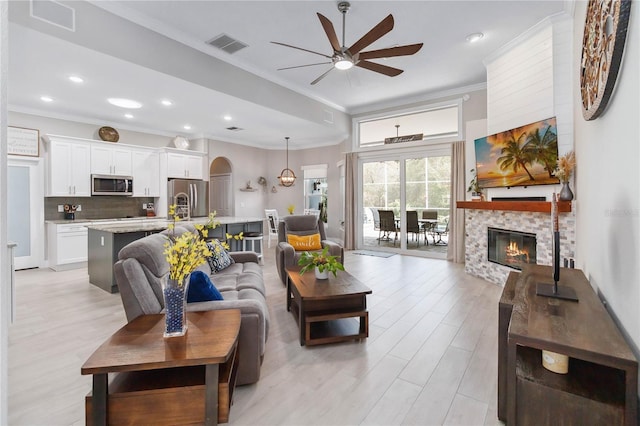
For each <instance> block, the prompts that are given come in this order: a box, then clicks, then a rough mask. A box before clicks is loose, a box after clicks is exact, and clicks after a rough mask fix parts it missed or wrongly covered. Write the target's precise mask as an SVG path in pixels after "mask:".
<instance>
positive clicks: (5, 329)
mask: <svg viewBox="0 0 640 426" xmlns="http://www.w3.org/2000/svg"><path fill="white" fill-rule="evenodd" d="M7 7H8V5H7V2H0V199H2V200H6V199H7V149H6V146H7V144H6V137H7V70H8V69H9V67H8V64H7V58H8V57H9V49H8V41H9V37H8V32H7V26H8V25H7V24H8V20H7ZM6 217H7V203H6V201H5V202H3V203H2V212H1V213H0V219H1V220H0V424H3V425H5V424H7V418H8V414H7V413H8V411H9V386H8V382H9V380H8V369H9V361H8V358H9V318H10V317H9V309H10V296H9V295H10V288H11V282H10V279H11V278H10V277H11V271H10V270H9V264H10V262H9V253H8V251H7V249H6V247H7V219H6Z"/></svg>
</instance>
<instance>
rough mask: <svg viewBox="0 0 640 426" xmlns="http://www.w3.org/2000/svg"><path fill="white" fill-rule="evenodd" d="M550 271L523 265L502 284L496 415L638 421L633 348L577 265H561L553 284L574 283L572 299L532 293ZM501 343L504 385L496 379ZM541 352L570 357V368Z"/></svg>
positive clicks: (548, 420)
mask: <svg viewBox="0 0 640 426" xmlns="http://www.w3.org/2000/svg"><path fill="white" fill-rule="evenodd" d="M551 276H552V268H551V267H550V266H542V265H525V266H523V269H522V273H521V274H519V275H510V276H509V279H508V280H507V284H506V285H505V290H504V292H503V298H502V299H501V301H500V303H501V304H500V311H499V328H498V339H499V346H498V349H499V353H498V359H499V365H498V372H499V373H498V378H499V380H498V415H499V416H501V415H502V416H503V415H504V414H506V422H507V424H509V425H555V424H564V425H581V426H583V425H603V424H606V425H615V424H618V425H628V426H631V425H636V423H637V415H638V361H637V360H636V358H635V356H634V355H633V352H632V351H631V349H630V347H629V345H628V344H627V342H626V341H625V339H624V338H623V336H622V334H621V333H620V331H619V330H618V328H617V327H616V325H615V323H614V322H613V319H612V318H611V316H610V315H609V313H608V312H607V311H606V309H605V308H604V306H603V304H602V302H601V301H600V299H598V297H597V295H596V294H595V292H594V291H593V288H592V287H591V285H590V284H589V282H588V280H587V279H586V277H585V276H584V274H583V273H582V271H580V270H578V269H566V268H562V269H561V271H560V281H559V285H563V286H568V287H571V288H573V289H574V290H575V292H576V294H577V296H578V298H579V299H580V300H579V302H577V303H576V302H572V301H567V300H559V299H553V298H548V297H543V296H537V295H536V285H537V283H539V282H545V283H548V282H549V281H550V280H551ZM509 304H511V313H510V318H509V320H508V331H507V330H505V328H504V325H505V323H504V321H505V315H507V314H508V310H509ZM505 342H506V347H507V361H506V380H505V381H506V388H505V383H504V381H502V380H501V372H502V374H504V370H503V368H504V344H505ZM543 350H547V351H551V352H556V353H560V354H564V355H568V356H569V372H568V373H567V374H557V373H553V372H551V371H549V370H547V369H545V368H544V367H543V366H542V351H543ZM501 401H502V402H501ZM505 411H506V413H505Z"/></svg>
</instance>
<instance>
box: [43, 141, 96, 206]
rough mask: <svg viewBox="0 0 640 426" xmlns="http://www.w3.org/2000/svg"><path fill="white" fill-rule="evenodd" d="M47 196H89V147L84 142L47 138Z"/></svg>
mask: <svg viewBox="0 0 640 426" xmlns="http://www.w3.org/2000/svg"><path fill="white" fill-rule="evenodd" d="M47 140H48V142H49V146H48V147H47V148H48V150H47V172H48V173H47V175H48V179H47V182H48V186H47V192H46V194H47V196H48V197H62V196H68V195H73V196H75V197H90V196H91V171H90V168H89V166H90V162H91V149H90V145H89V144H88V143H86V142H74V141H72V140H66V139H64V138H54V137H51V138H49V139H47Z"/></svg>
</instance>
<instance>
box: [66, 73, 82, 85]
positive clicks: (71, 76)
mask: <svg viewBox="0 0 640 426" xmlns="http://www.w3.org/2000/svg"><path fill="white" fill-rule="evenodd" d="M69 80H71V81H73V82H74V83H84V80H83V79H82V77H78V76H77V75H70V76H69Z"/></svg>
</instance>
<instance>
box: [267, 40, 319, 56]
mask: <svg viewBox="0 0 640 426" xmlns="http://www.w3.org/2000/svg"><path fill="white" fill-rule="evenodd" d="M271 43H273V44H278V45H280V46H284V47H290V48H292V49H298V50H302V51H304V52H309V53H313V54H315V55H320V56H324V57H325V58H329V59H331V56H329V55H325V54H324V53H318V52H314V51H313V50H309V49H303V48H302V47H297V46H292V45H290V44H285V43H280V42H279V41H272V42H271Z"/></svg>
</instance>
